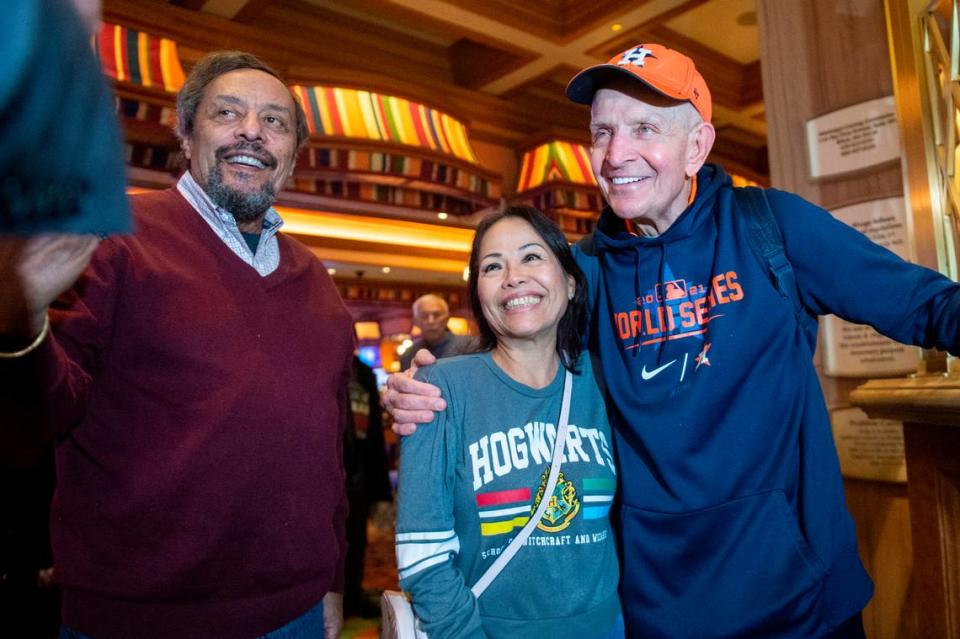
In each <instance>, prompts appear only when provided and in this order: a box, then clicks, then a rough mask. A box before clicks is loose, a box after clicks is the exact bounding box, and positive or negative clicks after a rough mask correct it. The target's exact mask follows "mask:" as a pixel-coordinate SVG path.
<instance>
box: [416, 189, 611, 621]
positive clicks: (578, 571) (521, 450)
mask: <svg viewBox="0 0 960 639" xmlns="http://www.w3.org/2000/svg"><path fill="white" fill-rule="evenodd" d="M468 286H469V290H470V297H471V302H472V307H473V313H474V317H475V318H476V321H477V324H478V326H479V329H480V346H481V350H480V352H478V353H476V354H472V355H463V356H459V357H453V358H447V359H442V360H440V361H438V362H437V363H436V364H435V365H433V366H431V367H427V368H421V369H420V370H419V371H418V372H417V377H418V378H419V379H421V380H423V381H426V382H429V383H431V384H435V385H437V386H438V387H439V388H440V389H441V391H442V393H443V395H444V397H446V398H447V408H446V410H444V411H441V412H438V413H437V414H436V416H435V419H434V421H433V423H431V424H430V426H429V427H426V428H421V429H419V430H418V431H417V432H416V433H415V434H413V435H411V436H409V437H405V438H404V439H403V441H402V442H401V456H400V482H399V491H398V501H399V509H398V515H397V564H398V568H399V571H400V585H401V586H402V587H403V589H404V590H406V591H408V592H409V593H410V595H411V597H412V600H413V607H414V610H415V611H416V614H417V616H418V617H419V619H420V620H421V623H422V625H423V628H424V630H425V631H426V632H427V634H428V635H429V636H430V637H432V638H435V639H443V638H444V637H478V638H479V637H492V638H500V637H502V638H507V637H553V638H555V639H563V638H570V639H593V638H599V637H603V638H607V637H609V638H611V639H613V638H616V637H620V638H622V637H623V618H622V616H621V613H620V603H619V600H618V598H617V580H618V574H619V573H618V570H617V556H616V548H615V545H614V538H613V533H612V531H611V529H610V521H609V511H610V505H611V502H612V501H613V494H614V489H615V487H616V469H615V466H614V461H613V453H612V451H611V439H610V427H609V423H608V421H607V415H606V411H605V409H604V405H603V398H602V397H601V395H600V392H599V390H598V389H597V385H596V383H595V381H594V378H593V373H592V371H591V364H590V359H589V357H588V356H587V355H586V353H584V352H583V351H582V347H581V340H582V334H583V329H584V323H585V319H586V307H585V302H586V290H585V282H584V279H583V274H582V273H581V271H580V269H579V268H578V267H577V265H576V262H575V261H574V259H573V255H572V254H571V252H570V247H569V246H568V245H567V242H566V239H565V238H564V236H563V233H562V232H561V231H560V229H559V228H557V226H556V225H555V224H554V223H553V222H551V221H550V220H549V219H548V218H547V217H546V216H544V215H543V214H542V213H540V212H538V211H536V210H535V209H532V208H530V207H522V206H515V207H510V208H507V209H505V210H503V211H501V212H498V213H494V214H492V215H490V216H488V217H487V218H485V219H484V220H483V221H482V222H481V223H480V225H479V226H478V227H477V232H476V235H475V237H474V240H473V248H472V251H471V254H470V277H469V284H468ZM567 371H570V372H571V373H573V376H572V380H573V382H572V383H573V392H572V401H571V405H570V406H571V407H570V419H569V424H570V426H569V432H568V435H567V439H566V441H565V444H564V449H563V450H564V457H563V464H562V465H561V467H560V479H559V481H558V482H557V485H556V488H555V489H554V491H553V493H552V494H550V495H544V494H542V493H543V490H544V487H545V486H546V483H547V476H548V475H549V472H550V466H551V450H552V448H553V443H554V441H555V438H556V433H557V426H558V420H557V417H558V415H559V413H560V406H561V399H562V395H563V389H564V378H565V373H566V372H567ZM538 488H539V491H538ZM543 499H546V500H548V502H549V504H550V506H549V507H548V508H547V510H546V511H545V514H544V515H543V516H542V518H541V520H540V521H539V522H538V523H537V527H536V528H535V529H534V530H533V532H532V534H531V535H530V537H529V538H528V539H527V540H526V542H525V545H524V546H523V547H522V548H520V549H519V551H518V553H517V554H516V556H515V557H513V559H512V560H511V561H510V562H509V563H508V564H507V565H506V567H505V568H504V569H503V572H502V573H500V575H499V576H498V577H497V578H496V579H495V580H494V581H493V582H492V584H491V585H490V586H489V588H488V589H487V590H486V591H485V592H483V594H482V595H481V596H480V597H479V598H477V597H475V596H474V595H473V593H472V592H471V590H470V587H471V586H472V585H473V584H474V583H476V582H477V580H478V579H479V578H480V576H481V575H482V574H483V573H484V572H485V571H486V569H487V568H488V567H489V566H490V565H491V564H493V562H494V561H495V560H496V559H497V557H498V556H499V554H500V552H501V551H502V550H503V549H504V548H505V547H506V546H507V544H508V543H509V542H510V540H511V539H512V538H513V536H514V535H515V534H517V532H518V531H519V529H520V528H522V527H523V526H524V524H525V523H526V522H527V521H528V520H529V519H530V517H531V516H532V515H533V513H534V511H535V510H536V509H537V506H538V505H539V503H540V501H541V500H543Z"/></svg>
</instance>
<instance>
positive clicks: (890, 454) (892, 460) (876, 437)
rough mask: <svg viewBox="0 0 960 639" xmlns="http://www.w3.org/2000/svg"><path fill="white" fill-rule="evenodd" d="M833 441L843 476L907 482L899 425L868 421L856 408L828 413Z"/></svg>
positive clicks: (878, 420)
mask: <svg viewBox="0 0 960 639" xmlns="http://www.w3.org/2000/svg"><path fill="white" fill-rule="evenodd" d="M830 422H831V424H832V425H833V442H834V443H835V444H836V446H837V454H838V455H839V456H840V471H841V472H842V473H843V476H844V477H851V478H853V479H870V480H874V481H896V482H905V481H907V462H906V458H905V457H904V452H903V424H902V423H900V422H897V421H893V420H890V419H870V418H869V417H867V414H866V413H864V412H863V411H862V410H860V409H859V408H839V409H836V410H833V411H831V412H830Z"/></svg>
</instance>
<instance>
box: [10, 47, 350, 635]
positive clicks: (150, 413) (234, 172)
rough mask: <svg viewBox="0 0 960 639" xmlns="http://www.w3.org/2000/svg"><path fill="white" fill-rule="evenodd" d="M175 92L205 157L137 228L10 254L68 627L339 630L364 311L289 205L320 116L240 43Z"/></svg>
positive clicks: (21, 374)
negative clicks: (314, 119) (92, 242)
mask: <svg viewBox="0 0 960 639" xmlns="http://www.w3.org/2000/svg"><path fill="white" fill-rule="evenodd" d="M177 110H178V131H177V133H178V135H179V137H180V139H181V143H182V149H183V153H184V156H185V157H186V159H187V161H188V163H189V170H188V171H187V172H185V173H184V174H183V176H182V177H181V178H180V180H179V182H178V183H177V185H176V187H174V188H171V189H168V190H165V191H160V192H156V193H149V194H144V195H139V196H135V197H133V198H132V199H131V202H132V208H133V211H134V216H135V222H136V232H135V233H134V234H133V235H130V236H115V237H111V238H109V239H106V240H104V241H103V242H101V243H100V245H99V246H98V247H97V248H96V251H95V252H94V254H93V257H92V259H90V263H89V266H88V267H87V268H86V269H85V270H84V265H85V264H86V255H85V251H87V250H88V247H86V246H85V245H82V246H67V245H63V244H61V243H56V242H53V243H47V244H45V245H39V246H36V247H32V248H31V249H30V250H25V251H23V252H22V253H21V254H20V255H19V256H18V257H17V258H16V259H14V260H8V261H6V262H4V268H5V269H6V270H4V272H3V273H2V274H0V275H2V277H0V280H3V281H9V280H8V278H10V280H13V281H16V282H17V287H18V288H19V289H20V292H21V294H22V298H23V299H24V300H26V302H27V313H26V314H25V315H26V318H25V319H26V322H25V323H23V324H20V325H16V324H14V323H10V324H6V325H0V329H2V331H3V332H2V334H0V343H2V345H3V352H2V353H0V372H2V374H3V375H4V378H5V379H18V380H24V382H23V383H24V384H27V383H29V385H30V386H31V387H33V388H35V389H37V390H36V392H35V395H36V404H35V406H34V410H35V411H36V415H38V417H39V418H40V419H42V420H43V421H44V422H45V423H46V425H47V427H48V428H49V432H50V433H51V434H52V436H53V437H54V438H55V441H56V464H57V475H58V485H57V490H56V495H55V497H54V502H53V509H52V541H53V548H54V559H55V561H56V571H57V577H58V579H59V581H60V584H61V586H62V590H63V610H62V613H63V624H64V625H63V627H62V628H61V637H63V638H69V639H73V638H86V637H91V638H93V639H109V638H112V637H138V638H140V639H152V638H156V639H162V638H167V637H196V638H204V637H209V638H211V639H213V638H221V637H251V638H254V637H261V636H262V637H279V636H282V637H300V636H304V637H306V636H310V637H318V636H326V637H328V638H332V637H336V636H338V634H339V629H340V626H341V624H342V616H341V595H340V593H341V592H342V589H343V558H344V554H345V549H346V540H345V535H344V520H345V518H346V496H345V490H344V472H343V456H342V428H343V424H344V420H345V417H344V411H345V409H346V407H345V402H346V384H347V381H348V379H349V375H350V360H351V356H352V353H353V337H352V322H351V320H350V316H349V314H348V313H347V311H346V309H345V308H344V306H343V303H342V302H341V300H340V298H339V296H338V295H337V293H336V289H335V287H334V285H333V282H332V281H331V279H330V277H329V275H328V274H327V272H326V269H324V268H323V266H322V264H321V263H320V262H319V261H318V260H317V259H316V258H315V257H314V256H313V255H312V253H311V252H310V251H309V250H308V249H306V248H305V247H303V246H302V245H300V244H298V243H297V242H296V241H294V240H292V239H291V238H289V237H287V236H284V235H280V234H278V230H279V228H280V226H281V225H282V221H281V219H280V218H279V216H278V214H277V213H276V211H275V210H274V209H273V208H272V203H273V201H274V199H275V197H276V193H277V191H279V190H280V189H281V188H282V186H283V184H284V183H285V182H286V180H287V178H288V177H289V176H290V173H291V171H292V169H293V166H294V160H295V157H296V155H297V152H298V150H299V149H300V148H301V147H302V146H303V144H304V143H305V141H306V139H307V128H306V122H305V116H304V114H303V110H302V109H301V107H300V106H299V104H297V102H296V100H295V99H294V98H293V96H292V94H291V93H290V90H289V89H288V88H287V87H286V86H285V85H284V83H283V82H282V81H281V80H280V79H279V78H278V76H277V74H276V72H274V71H273V70H272V69H270V68H269V67H267V66H266V65H264V64H263V63H262V62H261V61H259V60H258V59H257V58H255V57H254V56H252V55H249V54H245V53H240V52H223V53H215V54H211V55H208V56H206V57H205V58H203V59H201V60H200V61H199V62H198V63H197V64H196V65H195V66H194V68H193V69H192V71H191V73H190V75H189V77H188V78H187V81H186V83H185V84H184V86H183V88H182V89H181V91H180V93H179V95H178V100H177ZM81 273H82V275H81ZM78 276H79V280H77V278H78ZM75 280H77V281H76V284H75V285H74V281H75ZM71 286H72V288H71ZM66 289H70V290H69V292H68V293H67V294H65V295H64V296H63V297H62V298H60V299H59V300H57V301H56V303H55V302H54V300H56V298H57V297H58V294H60V293H61V292H62V291H64V290H66ZM31 398H32V397H30V398H27V399H31Z"/></svg>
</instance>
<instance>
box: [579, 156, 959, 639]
mask: <svg viewBox="0 0 960 639" xmlns="http://www.w3.org/2000/svg"><path fill="white" fill-rule="evenodd" d="M697 179H698V193H697V196H696V199H695V200H694V202H693V203H692V204H691V206H690V207H688V209H687V210H686V211H685V212H684V213H683V214H682V215H681V216H680V217H679V218H678V219H677V221H676V222H675V223H674V224H673V225H672V226H671V227H670V228H669V229H668V230H667V231H666V232H665V233H663V234H662V235H660V236H656V237H638V236H635V235H630V234H628V233H627V232H626V231H625V229H624V225H623V222H622V220H620V219H618V218H617V217H616V216H615V215H614V214H613V213H612V212H611V211H609V210H606V211H604V213H603V214H602V215H601V219H600V223H599V225H598V228H597V231H596V232H595V238H594V247H593V248H594V252H595V255H593V256H591V255H587V252H585V251H584V250H583V249H582V248H579V247H578V249H577V251H576V253H577V257H578V260H579V262H580V263H581V266H583V267H584V269H585V271H587V273H588V276H590V279H591V289H592V290H591V296H592V304H593V317H592V320H591V331H592V334H591V347H592V350H593V351H594V354H595V355H598V356H599V360H600V363H601V367H600V368H601V369H602V372H603V381H604V382H605V384H606V391H607V393H608V404H609V408H610V411H609V412H610V419H611V422H612V424H613V426H614V434H615V442H616V446H617V455H618V457H619V465H620V467H621V469H622V471H621V473H620V480H621V484H622V485H621V486H620V491H621V492H620V494H621V498H622V511H621V517H622V529H623V538H622V541H623V571H622V574H623V577H622V583H621V598H622V602H623V610H624V614H625V616H626V619H627V627H628V629H629V634H630V636H637V637H670V638H671V639H679V638H683V637H696V638H698V639H699V638H704V637H734V636H736V637H744V636H749V637H816V636H821V635H823V634H824V633H825V632H828V631H830V630H831V629H833V628H834V627H835V626H836V625H837V624H839V623H841V622H842V621H844V620H845V619H847V618H849V617H850V616H852V615H854V614H856V613H857V612H858V611H860V610H861V609H862V608H863V606H864V605H866V603H867V601H869V599H870V596H871V593H872V588H873V587H872V584H871V582H870V578H869V577H868V576H867V574H866V572H865V571H864V569H863V566H862V564H861V563H860V560H859V557H858V555H857V545H856V536H855V532H854V527H853V522H852V520H851V518H850V515H849V513H848V512H847V509H846V505H845V503H844V493H843V482H842V478H841V475H840V467H839V462H838V459H837V454H836V449H835V448H834V443H833V438H832V433H831V428H830V422H829V417H828V414H827V410H826V407H825V405H824V400H823V394H822V391H821V389H820V386H819V383H818V380H817V376H816V373H815V370H814V367H813V362H812V347H811V345H810V344H809V343H808V341H807V339H806V338H805V335H804V333H803V330H802V329H801V327H800V326H799V323H798V321H797V318H796V317H795V315H794V310H793V307H792V306H791V303H790V302H789V301H788V300H786V299H784V298H783V297H781V296H780V295H779V293H778V292H777V290H776V289H775V288H774V286H773V284H772V283H771V281H770V278H769V274H768V271H767V268H766V267H765V266H763V265H761V263H760V261H759V260H758V259H757V257H755V254H754V252H753V249H752V247H751V245H750V240H749V237H748V235H747V232H746V229H745V226H744V225H743V224H742V220H740V219H739V218H738V213H737V210H736V203H735V202H734V192H733V187H732V186H731V184H730V179H729V178H728V177H727V175H726V174H725V173H724V172H723V170H722V169H721V168H720V167H718V166H714V165H706V166H705V167H704V168H703V169H701V171H700V173H699V174H698V176H697ZM767 195H768V198H769V201H770V203H771V207H772V208H773V211H774V215H775V217H776V218H777V221H778V222H779V224H780V228H781V229H782V231H783V235H784V243H785V248H786V254H787V257H788V259H789V260H790V262H791V264H792V265H793V269H794V271H795V273H796V278H797V286H798V288H799V292H800V297H801V300H802V301H803V303H804V305H805V306H806V308H807V309H808V310H809V312H810V313H812V314H817V315H820V314H826V313H835V314H836V315H838V316H840V317H843V318H844V319H847V320H851V321H854V322H859V323H866V324H870V325H871V326H873V327H874V328H876V329H877V330H878V331H880V332H881V333H884V334H886V335H888V336H890V337H892V338H894V339H897V340H899V341H902V342H907V343H914V344H920V345H923V346H927V347H929V346H938V347H940V348H945V349H948V350H951V351H952V352H958V351H960V345H958V335H960V287H958V286H957V285H956V284H954V283H953V282H951V281H949V280H948V279H946V278H945V277H943V276H941V275H939V274H938V273H936V272H934V271H931V270H928V269H925V268H922V267H919V266H916V265H913V264H909V263H907V262H904V261H903V260H901V259H900V258H898V257H897V256H896V255H894V254H893V253H891V252H890V251H887V250H886V249H883V248H881V247H879V246H877V245H875V244H873V243H872V242H870V241H869V240H867V239H866V238H865V237H864V236H863V235H861V234H860V233H859V232H857V231H856V230H854V229H853V228H851V227H849V226H847V225H845V224H843V223H841V222H839V221H837V220H835V219H834V218H833V217H832V216H830V214H829V213H827V212H826V211H824V210H823V209H820V208H819V207H816V206H814V205H812V204H810V203H809V202H806V201H804V200H803V199H801V198H799V197H797V196H794V195H791V194H789V193H784V192H782V191H776V190H772V189H771V190H768V191H767Z"/></svg>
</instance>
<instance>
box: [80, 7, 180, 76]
mask: <svg viewBox="0 0 960 639" xmlns="http://www.w3.org/2000/svg"><path fill="white" fill-rule="evenodd" d="M94 45H95V49H96V52H97V56H98V57H99V58H100V66H101V67H102V68H103V72H104V73H105V74H106V75H108V76H109V77H111V78H113V79H114V80H117V81H118V82H129V83H131V84H138V85H140V86H143V87H148V88H156V89H162V90H164V91H167V92H169V93H176V92H177V91H179V90H180V87H181V86H183V81H184V75H183V67H181V66H180V56H179V55H178V54H177V43H176V42H175V41H173V40H170V39H168V38H160V37H158V36H155V35H151V34H149V33H144V32H143V31H135V30H133V29H128V28H127V27H123V26H120V25H118V24H110V23H104V25H103V27H102V28H101V29H100V33H99V35H97V37H96V38H95V39H94Z"/></svg>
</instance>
